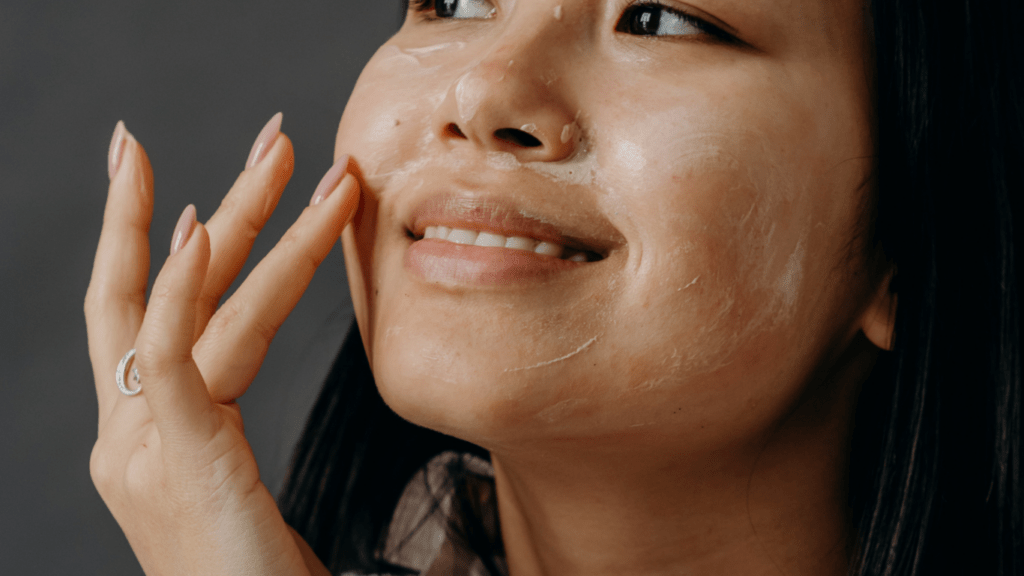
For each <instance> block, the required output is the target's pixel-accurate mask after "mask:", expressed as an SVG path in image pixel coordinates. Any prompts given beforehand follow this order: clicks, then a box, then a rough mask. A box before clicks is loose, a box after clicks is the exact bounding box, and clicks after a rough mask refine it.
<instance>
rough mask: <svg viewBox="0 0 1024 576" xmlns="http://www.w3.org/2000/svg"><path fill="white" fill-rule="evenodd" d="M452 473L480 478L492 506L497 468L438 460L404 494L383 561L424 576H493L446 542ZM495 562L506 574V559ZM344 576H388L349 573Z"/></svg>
mask: <svg viewBox="0 0 1024 576" xmlns="http://www.w3.org/2000/svg"><path fill="white" fill-rule="evenodd" d="M453 468H457V469H464V470H465V471H466V472H468V473H469V475H470V477H471V478H474V477H475V478H478V479H480V485H481V486H480V488H481V490H480V493H481V494H482V497H483V498H484V499H489V500H491V502H492V503H493V498H494V468H493V467H491V464H490V462H488V461H486V460H483V459H481V458H478V457H476V456H474V455H472V454H460V453H456V452H444V453H441V454H439V455H437V456H435V457H434V458H433V459H431V460H430V462H428V463H427V465H426V466H425V467H424V468H423V469H422V470H420V471H419V472H417V473H416V475H415V476H413V478H412V480H410V481H409V484H408V485H406V487H405V491H404V492H402V497H401V498H400V499H399V501H398V506H396V507H395V513H394V515H393V517H392V518H393V519H392V522H391V527H390V529H389V532H388V538H387V543H386V545H385V549H384V554H383V559H384V560H385V561H387V562H389V563H391V564H393V565H396V566H403V567H406V568H409V569H410V570H413V571H415V572H416V573H417V574H419V575H420V576H490V574H489V573H488V572H487V571H486V570H485V569H484V567H483V563H482V562H481V561H480V558H478V557H477V556H476V554H474V553H473V552H471V551H469V550H466V549H465V548H463V547H461V546H460V545H458V544H457V543H455V542H453V541H452V540H450V539H449V538H448V530H447V525H448V518H449V516H450V514H451V508H452V496H453V494H454V487H453V483H452V477H451V473H450V471H451V470H452V469H453ZM494 521H495V522H496V521H497V519H496V517H495V519H494ZM495 528H496V527H495ZM494 560H495V561H496V563H497V564H498V565H499V567H500V568H501V569H503V571H504V572H505V573H507V572H508V570H507V568H505V566H504V559H501V558H496V559H494ZM341 576H389V575H387V574H356V573H354V572H346V573H344V574H341Z"/></svg>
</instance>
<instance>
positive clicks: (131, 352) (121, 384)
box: [114, 348, 142, 396]
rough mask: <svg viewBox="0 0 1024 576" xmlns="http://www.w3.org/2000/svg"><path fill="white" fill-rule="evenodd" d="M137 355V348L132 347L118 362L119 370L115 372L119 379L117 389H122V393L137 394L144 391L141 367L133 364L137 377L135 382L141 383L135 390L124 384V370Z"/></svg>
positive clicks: (127, 394)
mask: <svg viewBox="0 0 1024 576" xmlns="http://www.w3.org/2000/svg"><path fill="white" fill-rule="evenodd" d="M134 357H135V348H132V349H131V350H129V351H128V353H127V354H125V355H124V358H121V361H120V362H118V363H117V372H116V373H115V374H114V378H116V379H117V389H118V390H120V391H121V394H124V395H125V396H135V395H136V394H138V393H139V392H142V380H141V379H139V369H138V368H136V367H134V366H132V376H133V377H134V378H135V383H136V384H138V385H139V387H138V388H136V389H135V390H129V389H128V387H127V386H125V385H124V371H125V369H126V368H127V367H128V363H129V362H131V360H132V358H134Z"/></svg>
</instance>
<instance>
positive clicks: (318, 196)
mask: <svg viewBox="0 0 1024 576" xmlns="http://www.w3.org/2000/svg"><path fill="white" fill-rule="evenodd" d="M348 159H349V156H348V154H342V155H341V157H339V158H338V160H337V161H335V163H334V166H331V169H330V170H328V171H327V174H324V177H323V179H322V180H320V184H318V185H317V187H316V192H313V198H312V199H310V201H309V205H310V206H316V205H317V204H319V203H321V202H323V201H324V200H325V199H326V198H327V197H328V196H330V195H331V192H334V189H335V188H337V187H338V184H341V179H342V178H344V177H345V171H346V170H348Z"/></svg>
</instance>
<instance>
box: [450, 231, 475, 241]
mask: <svg viewBox="0 0 1024 576" xmlns="http://www.w3.org/2000/svg"><path fill="white" fill-rule="evenodd" d="M478 235H479V232H477V231H476V230H461V229H459V228H453V229H452V231H451V233H450V234H448V241H449V242H454V243H456V244H476V237H477V236H478Z"/></svg>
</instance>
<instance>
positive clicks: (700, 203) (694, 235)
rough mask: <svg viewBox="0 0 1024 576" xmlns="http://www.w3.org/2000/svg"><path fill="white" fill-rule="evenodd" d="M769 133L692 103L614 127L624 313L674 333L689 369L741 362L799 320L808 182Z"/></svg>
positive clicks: (610, 143)
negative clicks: (762, 340)
mask: <svg viewBox="0 0 1024 576" xmlns="http://www.w3.org/2000/svg"><path fill="white" fill-rule="evenodd" d="M638 126H640V129H637V128H638ZM734 127H735V128H734ZM768 133H769V132H767V130H758V129H757V128H756V126H755V124H754V123H753V122H749V121H748V122H744V119H743V118H722V117H721V115H716V114H715V113H714V112H713V111H710V110H709V109H708V108H702V107H694V106H692V105H690V106H687V107H682V108H675V109H668V110H665V111H664V112H661V113H654V114H652V113H650V110H649V109H648V110H647V111H646V114H645V116H644V117H639V116H638V117H636V118H631V119H627V121H625V122H623V123H621V124H608V125H607V128H606V129H605V130H604V131H603V136H604V137H605V138H606V142H605V146H604V147H603V148H604V149H606V150H609V151H610V152H609V154H607V155H606V156H605V157H604V158H602V166H603V171H602V172H603V176H604V179H605V181H606V187H607V188H608V189H611V190H616V191H617V194H616V195H614V196H612V195H609V197H607V198H606V199H605V201H606V203H608V204H609V206H608V208H609V210H610V211H613V212H618V213H619V214H620V215H621V217H622V218H621V220H620V222H621V224H620V225H621V226H622V228H623V229H624V233H625V234H626V236H627V237H628V238H630V264H629V267H630V268H631V270H632V271H633V273H634V279H633V281H632V282H631V286H630V291H631V293H630V294H629V297H628V298H626V299H624V301H625V302H627V303H628V304H629V306H628V308H627V309H625V310H623V311H622V312H621V314H620V315H621V317H623V318H627V317H633V318H636V317H643V318H645V319H646V320H647V322H645V325H644V335H645V337H647V338H649V341H652V342H665V343H667V348H666V349H665V350H660V351H659V353H660V354H661V355H662V358H664V357H666V356H665V355H666V354H668V356H671V357H672V358H673V359H672V361H671V362H669V364H671V365H673V366H676V367H677V369H678V370H682V371H687V372H691V373H705V372H709V371H713V370H716V369H717V368H719V367H721V366H723V365H725V364H729V363H731V362H734V361H735V355H736V354H737V353H738V352H742V351H743V350H744V349H745V348H747V344H748V343H749V342H750V341H751V340H752V339H753V338H756V337H757V336H758V335H760V334H763V333H765V332H766V331H771V330H778V329H782V328H784V327H785V326H786V325H787V324H788V323H789V322H791V321H792V320H793V316H794V309H795V307H796V305H797V303H798V302H799V301H800V299H801V297H802V286H803V280H804V260H805V257H806V245H807V241H808V233H809V230H810V227H811V226H810V224H811V218H810V215H809V210H810V208H811V206H810V202H809V196H808V194H807V190H808V183H807V182H806V181H804V180H802V176H803V172H802V171H801V170H800V169H799V168H798V166H797V165H795V164H793V160H792V159H790V158H785V157H783V156H781V155H779V154H778V153H776V152H775V151H773V150H772V148H771V147H770V145H769V144H768V143H769V142H770V141H771V139H770V138H769V137H768ZM627 134H628V135H629V136H628V137H622V135H627ZM665 363H666V362H663V361H662V360H661V359H658V360H657V361H655V362H654V365H655V366H661V365H664V364H665ZM651 378H653V379H658V378H663V379H665V378H664V375H663V376H660V377H653V376H652V377H651Z"/></svg>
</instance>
